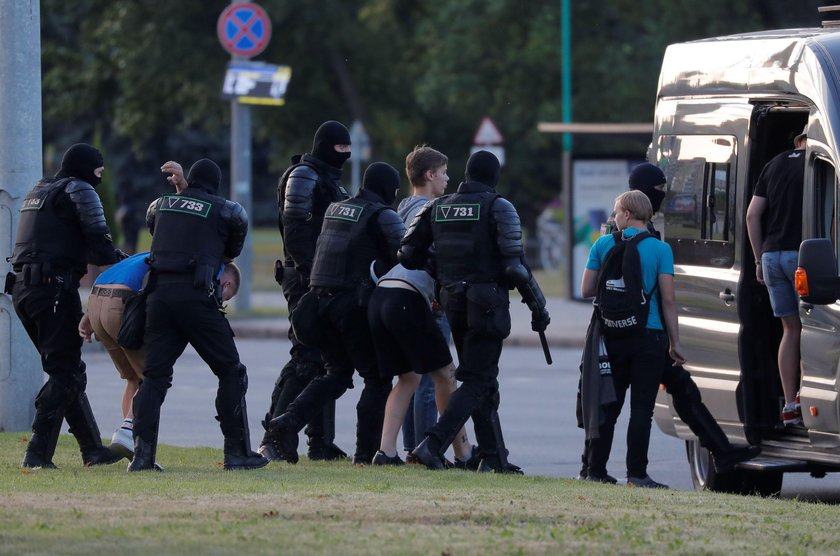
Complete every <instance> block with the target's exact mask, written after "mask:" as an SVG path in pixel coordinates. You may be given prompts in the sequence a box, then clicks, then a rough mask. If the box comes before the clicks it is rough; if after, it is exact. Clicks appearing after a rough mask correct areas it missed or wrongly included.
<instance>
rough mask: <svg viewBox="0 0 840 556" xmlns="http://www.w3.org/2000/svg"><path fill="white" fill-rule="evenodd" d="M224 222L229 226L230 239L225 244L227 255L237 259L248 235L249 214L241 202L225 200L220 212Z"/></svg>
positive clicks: (229, 257)
mask: <svg viewBox="0 0 840 556" xmlns="http://www.w3.org/2000/svg"><path fill="white" fill-rule="evenodd" d="M219 216H220V217H221V219H222V221H223V222H226V223H227V226H228V239H227V244H226V245H225V257H227V258H228V259H235V258H236V257H238V256H239V254H240V253H241V252H242V247H243V246H244V245H245V237H246V236H247V235H248V214H247V213H246V212H245V209H244V208H243V207H242V205H240V204H239V203H235V202H233V201H225V204H224V205H222V209H221V211H220V212H219Z"/></svg>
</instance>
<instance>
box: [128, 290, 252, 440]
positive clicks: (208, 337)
mask: <svg viewBox="0 0 840 556" xmlns="http://www.w3.org/2000/svg"><path fill="white" fill-rule="evenodd" d="M188 343H189V344H190V345H191V346H193V348H195V350H196V352H198V355H199V356H200V357H201V358H202V359H203V360H204V362H205V363H207V365H208V366H209V367H210V370H211V371H213V374H215V375H216V377H217V378H218V380H219V387H218V390H217V393H216V411H217V413H218V419H219V423H220V425H221V429H222V433H223V434H224V436H225V438H226V439H236V440H239V439H242V438H244V436H245V434H246V430H247V429H246V425H247V416H246V415H245V408H244V405H243V399H244V396H245V391H246V389H247V380H248V378H247V374H246V372H245V367H244V366H243V365H242V364H241V363H240V361H239V353H238V352H237V350H236V344H234V341H233V331H232V330H231V328H230V324H229V323H228V321H227V319H226V318H225V317H224V315H222V313H220V312H219V309H218V307H217V306H216V301H215V300H214V299H213V298H211V297H210V296H209V295H208V294H207V292H206V291H201V290H198V289H196V288H194V287H193V286H192V284H191V283H166V284H158V285H157V286H156V287H155V289H154V290H153V291H152V292H151V293H150V294H149V297H148V301H147V313H146V336H145V349H146V365H145V369H144V372H143V382H142V383H141V384H140V389H139V391H138V392H137V394H136V395H135V396H134V434H135V436H139V437H141V438H142V439H143V440H145V441H146V442H150V443H154V442H156V438H157V430H158V423H159V421H160V407H161V405H163V401H164V398H165V397H166V391H167V390H168V389H169V387H170V386H171V385H172V373H173V365H174V364H175V361H176V360H177V359H178V357H180V356H181V354H182V353H183V352H184V349H185V348H186V347H187V344H188Z"/></svg>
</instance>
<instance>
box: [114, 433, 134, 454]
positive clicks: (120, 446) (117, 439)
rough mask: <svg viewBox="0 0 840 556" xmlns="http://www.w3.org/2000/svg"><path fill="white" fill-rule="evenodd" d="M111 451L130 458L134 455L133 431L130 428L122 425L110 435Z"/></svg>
mask: <svg viewBox="0 0 840 556" xmlns="http://www.w3.org/2000/svg"><path fill="white" fill-rule="evenodd" d="M110 448H111V451H112V452H114V453H115V454H119V455H121V456H123V457H124V458H128V459H131V458H133V457H134V433H133V432H132V431H131V429H126V428H124V427H120V428H118V429H117V430H116V431H115V432H114V435H113V436H111V446H110Z"/></svg>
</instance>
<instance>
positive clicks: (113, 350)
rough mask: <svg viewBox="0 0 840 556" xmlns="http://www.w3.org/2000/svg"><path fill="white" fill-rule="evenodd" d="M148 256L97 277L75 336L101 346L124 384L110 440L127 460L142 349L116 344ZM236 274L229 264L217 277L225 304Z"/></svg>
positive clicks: (140, 377)
mask: <svg viewBox="0 0 840 556" xmlns="http://www.w3.org/2000/svg"><path fill="white" fill-rule="evenodd" d="M148 255H149V253H148V252H147V253H138V254H136V255H133V256H131V257H129V258H128V259H125V260H124V261H121V262H119V263H118V264H115V265H114V266H112V267H110V268H108V269H107V270H106V271H105V272H103V273H102V274H100V275H99V278H97V280H96V282H95V283H94V285H93V289H92V290H91V292H90V297H89V298H88V308H87V312H86V313H85V316H84V317H82V320H81V321H80V322H79V335H80V336H81V337H82V338H84V339H85V340H86V341H88V342H90V341H91V339H92V335H93V334H96V338H97V339H98V340H99V341H100V342H101V343H102V345H103V346H104V347H105V349H106V350H107V352H108V355H109V356H110V357H111V360H112V361H113V362H114V366H115V367H116V368H117V371H118V372H119V373H120V378H122V379H124V380H125V381H126V383H125V391H124V392H123V398H122V413H123V423H122V425H121V426H120V427H119V428H118V429H117V430H116V431H115V432H114V434H113V436H112V437H111V451H113V452H114V453H117V454H120V455H122V456H124V457H127V458H132V457H133V456H134V439H133V433H132V428H133V424H134V421H133V420H134V414H133V410H132V400H133V399H134V394H136V393H137V390H138V389H139V388H140V381H141V380H143V363H144V360H145V357H144V352H143V349H142V348H141V349H137V350H131V349H125V348H124V347H122V346H120V345H119V344H118V343H117V335H118V334H119V331H120V322H121V321H122V315H123V308H124V303H125V299H126V298H127V297H129V296H132V295H134V294H135V293H136V292H137V291H138V290H140V288H141V287H142V284H143V278H144V277H145V276H146V272H147V271H148V269H149V267H148V265H147V263H146V257H148ZM239 282H240V272H239V268H238V267H237V266H236V265H235V264H233V263H228V264H227V265H225V267H224V270H223V271H222V274H221V277H220V284H221V287H222V301H228V300H229V299H230V298H232V297H233V296H234V295H236V292H237V291H238V290H239Z"/></svg>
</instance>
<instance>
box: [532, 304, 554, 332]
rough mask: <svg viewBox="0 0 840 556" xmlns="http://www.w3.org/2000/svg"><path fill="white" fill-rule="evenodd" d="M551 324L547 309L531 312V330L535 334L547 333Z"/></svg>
mask: <svg viewBox="0 0 840 556" xmlns="http://www.w3.org/2000/svg"><path fill="white" fill-rule="evenodd" d="M550 322H551V318H550V317H549V316H548V309H546V308H545V307H543V308H542V309H539V310H537V311H532V312H531V330H533V331H534V332H545V329H546V328H548V323H550Z"/></svg>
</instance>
